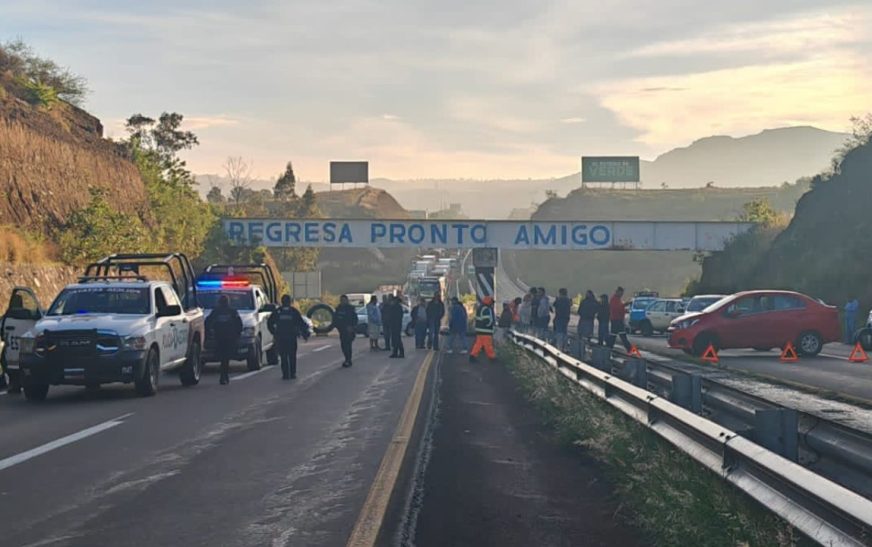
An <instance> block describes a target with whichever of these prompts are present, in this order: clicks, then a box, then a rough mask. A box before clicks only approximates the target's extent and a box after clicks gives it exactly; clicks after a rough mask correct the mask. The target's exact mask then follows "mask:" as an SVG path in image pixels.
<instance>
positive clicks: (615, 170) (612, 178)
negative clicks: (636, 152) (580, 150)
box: [581, 156, 639, 182]
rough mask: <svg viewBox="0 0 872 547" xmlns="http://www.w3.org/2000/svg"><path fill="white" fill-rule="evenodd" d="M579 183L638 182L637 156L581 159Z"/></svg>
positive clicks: (587, 157)
mask: <svg viewBox="0 0 872 547" xmlns="http://www.w3.org/2000/svg"><path fill="white" fill-rule="evenodd" d="M581 182H639V156H586V157H582V158H581Z"/></svg>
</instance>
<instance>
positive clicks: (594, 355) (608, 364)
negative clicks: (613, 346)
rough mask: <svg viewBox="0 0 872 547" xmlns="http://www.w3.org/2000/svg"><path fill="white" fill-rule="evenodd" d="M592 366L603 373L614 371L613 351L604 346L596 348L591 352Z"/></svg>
mask: <svg viewBox="0 0 872 547" xmlns="http://www.w3.org/2000/svg"><path fill="white" fill-rule="evenodd" d="M591 364H592V365H593V366H594V367H596V368H597V369H599V370H601V371H603V372H609V373H610V372H611V371H612V351H611V350H610V349H609V348H607V347H604V346H596V347H594V348H593V352H591Z"/></svg>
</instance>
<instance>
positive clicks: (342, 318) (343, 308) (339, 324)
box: [333, 294, 357, 368]
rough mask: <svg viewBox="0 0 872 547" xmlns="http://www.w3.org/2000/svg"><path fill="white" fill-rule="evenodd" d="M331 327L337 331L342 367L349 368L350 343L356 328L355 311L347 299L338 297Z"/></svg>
mask: <svg viewBox="0 0 872 547" xmlns="http://www.w3.org/2000/svg"><path fill="white" fill-rule="evenodd" d="M333 326H335V327H336V330H337V331H339V345H340V346H342V355H343V356H344V357H345V361H343V363H342V366H343V367H344V368H348V367H350V366H351V342H353V341H354V331H355V328H356V327H357V310H356V309H354V306H352V305H351V304H349V303H348V297H347V296H346V295H344V294H343V295H342V296H340V297H339V305H338V306H336V310H334V311H333Z"/></svg>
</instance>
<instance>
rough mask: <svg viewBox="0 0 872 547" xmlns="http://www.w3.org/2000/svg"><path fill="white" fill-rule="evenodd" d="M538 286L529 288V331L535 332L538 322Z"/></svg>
mask: <svg viewBox="0 0 872 547" xmlns="http://www.w3.org/2000/svg"><path fill="white" fill-rule="evenodd" d="M539 299H540V298H539V288H538V287H531V288H530V332H532V333H534V334H535V333H536V332H537V328H536V325H538V324H539Z"/></svg>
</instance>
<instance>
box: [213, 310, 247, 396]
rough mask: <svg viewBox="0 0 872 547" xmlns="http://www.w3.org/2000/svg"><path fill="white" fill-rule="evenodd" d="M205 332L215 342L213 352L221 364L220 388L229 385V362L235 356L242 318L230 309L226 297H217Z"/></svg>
mask: <svg viewBox="0 0 872 547" xmlns="http://www.w3.org/2000/svg"><path fill="white" fill-rule="evenodd" d="M206 332H207V333H209V335H210V336H211V337H212V339H213V340H214V341H215V350H216V352H217V354H218V360H219V361H220V362H221V378H220V380H219V382H220V384H221V385H222V386H225V385H227V384H229V383H230V360H231V359H232V358H233V357H235V356H236V347H237V346H238V345H239V337H240V336H241V335H242V318H241V317H239V313H238V312H237V311H236V310H234V309H233V308H231V307H230V300H229V299H228V298H227V295H225V294H222V295H221V296H219V297H218V302H217V304H216V305H215V309H214V310H212V312H211V313H210V314H209V317H207V318H206Z"/></svg>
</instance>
